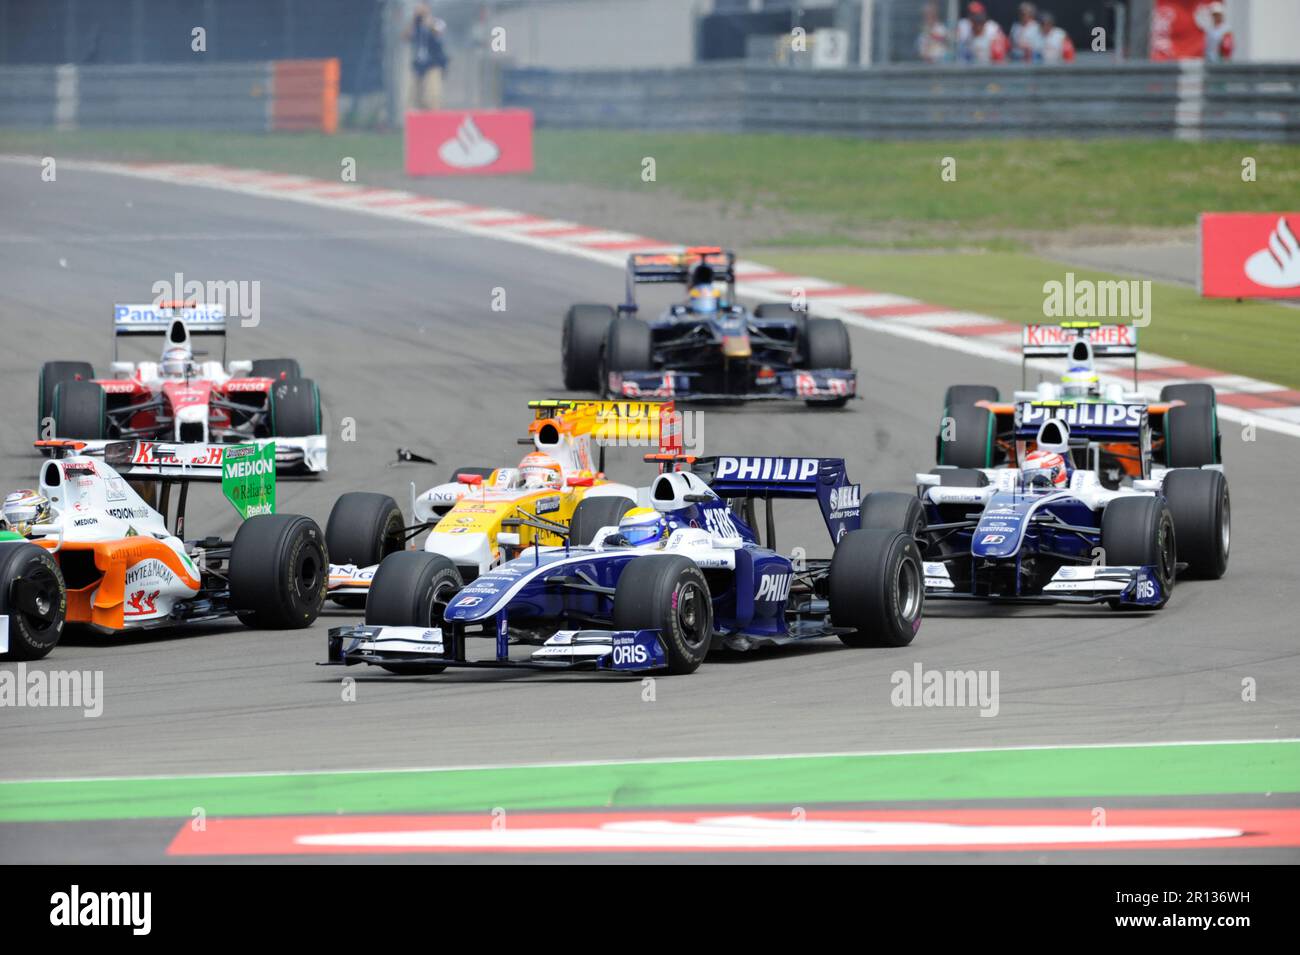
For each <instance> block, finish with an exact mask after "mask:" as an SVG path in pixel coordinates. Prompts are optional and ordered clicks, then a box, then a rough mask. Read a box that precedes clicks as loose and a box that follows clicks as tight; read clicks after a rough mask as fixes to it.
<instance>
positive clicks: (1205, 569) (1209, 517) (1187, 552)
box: [1164, 470, 1232, 580]
mask: <svg viewBox="0 0 1300 955" xmlns="http://www.w3.org/2000/svg"><path fill="white" fill-rule="evenodd" d="M1164 492H1165V499H1166V500H1167V501H1168V502H1169V511H1170V513H1171V514H1173V517H1174V531H1175V533H1176V534H1177V535H1178V559H1179V560H1180V561H1184V562H1185V563H1186V564H1187V568H1186V570H1184V571H1183V574H1184V576H1186V577H1189V578H1200V579H1202V580H1218V579H1219V578H1220V577H1222V576H1223V575H1224V574H1225V573H1226V572H1227V570H1228V550H1229V546H1230V544H1231V534H1232V511H1231V507H1230V504H1229V499H1228V479H1227V478H1225V477H1224V476H1223V472H1222V471H1199V470H1197V471H1191V470H1187V471H1182V470H1179V471H1170V472H1169V473H1168V474H1166V475H1165V482H1164Z"/></svg>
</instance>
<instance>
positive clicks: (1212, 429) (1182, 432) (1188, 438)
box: [1164, 402, 1220, 468]
mask: <svg viewBox="0 0 1300 955" xmlns="http://www.w3.org/2000/svg"><path fill="white" fill-rule="evenodd" d="M1164 457H1165V466H1166V467H1170V468H1199V467H1201V466H1202V465H1204V464H1218V463H1219V461H1220V457H1219V414H1218V407H1217V406H1216V405H1215V404H1214V403H1213V402H1211V403H1209V404H1190V403H1189V404H1186V405H1180V406H1179V407H1177V408H1170V409H1169V410H1168V411H1166V412H1165V449H1164Z"/></svg>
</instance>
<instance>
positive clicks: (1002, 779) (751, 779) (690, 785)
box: [0, 740, 1300, 822]
mask: <svg viewBox="0 0 1300 955" xmlns="http://www.w3.org/2000/svg"><path fill="white" fill-rule="evenodd" d="M1296 791H1300V743H1297V742H1295V741H1293V740H1288V741H1278V742H1275V743H1204V744H1195V745H1178V744H1174V745H1159V744H1157V745H1154V746H1140V747H1133V746H1099V747H1082V748H1069V747H1066V748H1061V749H1054V748H1051V747H1045V748H1042V749H1002V750H998V749H992V750H982V751H981V750H976V751H954V752H930V753H897V754H871V755H860V756H796V757H785V758H770V757H756V758H753V759H713V760H697V761H691V762H675V761H673V760H662V761H654V762H645V763H609V764H596V765H586V766H583V765H569V766H563V765H561V766H519V767H510V768H500V769H448V770H411V771H396V772H355V773H319V774H306V775H304V774H296V773H274V774H266V775H251V776H238V775H234V776H177V777H160V778H153V779H150V778H136V779H131V778H124V779H97V780H64V781H49V782H46V781H31V782H0V822H42V821H56V820H69V819H145V818H166V817H175V818H189V817H190V815H191V813H192V812H193V811H194V808H195V807H198V806H201V807H202V808H203V809H204V811H205V812H206V813H207V814H208V815H209V816H213V817H220V816H240V815H276V814H280V815H283V814H294V813H340V812H487V811H489V810H491V809H493V808H494V807H496V806H502V807H505V808H507V809H510V810H520V809H561V808H592V807H601V808H611V807H612V808H620V807H623V808H626V807H641V806H705V805H714V806H719V805H733V806H745V805H769V806H771V805H776V806H795V805H803V804H807V803H833V802H875V801H887V800H900V801H903V800H906V801H911V800H950V799H995V800H1006V799H1062V798H1077V797H1087V798H1101V797H1113V796H1166V797H1170V796H1185V795H1204V794H1214V793H1263V792H1274V793H1279V792H1296Z"/></svg>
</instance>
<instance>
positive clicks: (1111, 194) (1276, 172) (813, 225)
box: [0, 130, 1300, 248]
mask: <svg viewBox="0 0 1300 955" xmlns="http://www.w3.org/2000/svg"><path fill="white" fill-rule="evenodd" d="M536 146H537V150H536V151H537V156H536V160H537V170H536V173H535V174H534V178H535V179H539V180H542V181H549V182H565V183H587V184H591V185H595V186H603V187H607V188H612V189H625V190H636V191H640V192H646V191H651V190H652V191H663V192H666V193H670V194H672V195H674V196H678V197H683V198H687V199H699V200H707V201H717V202H721V203H723V204H724V205H725V206H726V207H727V208H728V209H729V210H730V211H737V212H745V213H761V212H762V211H763V210H777V211H782V212H787V213H796V214H800V215H803V216H807V217H809V222H808V227H807V228H806V229H803V230H801V231H799V232H796V233H792V234H791V235H790V236H779V237H778V238H780V239H782V240H785V239H789V240H791V244H796V243H797V244H808V245H810V246H813V245H819V246H825V245H836V244H844V243H845V240H846V239H851V240H852V242H853V244H856V245H863V244H867V245H872V244H878V245H882V246H888V247H895V246H906V245H909V244H910V245H916V246H919V247H940V248H941V247H951V246H952V245H953V244H955V243H958V242H963V241H964V242H965V243H966V244H968V245H970V244H974V245H978V246H980V247H1001V248H1006V247H1007V245H1008V243H1009V242H1014V243H1019V244H1020V245H1021V246H1022V247H1023V245H1024V242H1025V241H1027V239H1026V236H1025V235H1024V234H1023V233H1025V232H1028V233H1030V234H1039V233H1041V234H1048V233H1052V232H1055V231H1057V230H1060V229H1063V228H1078V227H1106V228H1112V227H1130V228H1165V227H1181V228H1190V227H1191V226H1192V225H1193V224H1194V223H1195V221H1196V215H1197V213H1199V212H1202V211H1205V210H1210V209H1213V210H1218V211H1248V210H1257V211H1267V210H1274V209H1281V208H1290V207H1291V206H1292V205H1294V200H1295V196H1296V195H1297V194H1298V193H1300V148H1297V147H1295V146H1284V145H1269V144H1259V143H1230V142H1222V143H1178V142H1166V141H1150V142H1147V141H1131V140H1122V141H1119V140H1084V141H1074V140H1014V139H981V140H967V141H959V142H873V141H867V140H860V139H837V138H821V137H801V136H780V135H733V134H708V133H637V132H623V131H617V132H607V131H600V132H598V131H578V130H566V131H557V130H539V131H538V133H537V143H536ZM0 151H4V152H26V153H39V154H42V155H52V156H55V157H58V156H61V155H62V156H95V157H98V158H104V159H156V160H160V161H178V162H179V161H201V162H214V163H225V164H230V165H237V166H251V167H256V168H263V169H275V170H288V171H294V172H300V173H303V174H305V175H318V176H328V177H331V178H332V177H334V176H337V175H338V172H339V166H340V162H341V161H342V158H343V157H344V156H351V157H353V158H354V159H356V160H357V165H358V172H359V174H360V176H361V177H362V179H363V180H364V178H365V176H366V175H367V174H369V173H373V172H381V173H386V174H395V173H398V172H399V171H400V169H401V152H402V142H401V137H400V135H398V134H380V133H346V132H345V133H340V134H338V135H336V136H325V135H322V134H306V133H304V134H273V135H267V134H249V133H245V134H239V133H213V132H198V131H184V130H180V131H169V130H134V131H132V130H128V131H119V130H78V131H74V132H55V131H44V130H23V131H20V130H0ZM948 156H950V157H953V158H954V159H955V160H956V162H957V167H956V169H957V179H956V181H955V182H943V181H941V179H940V162H941V160H942V159H943V157H948ZM1245 156H1251V157H1253V158H1254V159H1255V160H1256V162H1257V169H1258V181H1256V182H1253V183H1243V182H1242V181H1241V160H1242V158H1243V157H1245ZM646 157H652V158H653V159H654V160H655V166H656V180H655V181H654V182H650V183H647V182H643V181H642V178H641V174H642V162H643V160H644V159H645V158H646ZM873 229H876V230H879V231H880V232H882V233H884V235H883V236H882V237H881V238H880V239H878V240H877V239H873V238H872V236H870V235H866V236H864V234H863V233H864V230H865V231H867V232H870V231H872V230H873ZM786 231H790V230H786ZM774 244H775V243H774Z"/></svg>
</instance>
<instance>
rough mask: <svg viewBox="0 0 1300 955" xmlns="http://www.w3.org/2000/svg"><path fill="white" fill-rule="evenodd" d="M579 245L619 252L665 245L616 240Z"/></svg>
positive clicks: (653, 242)
mask: <svg viewBox="0 0 1300 955" xmlns="http://www.w3.org/2000/svg"><path fill="white" fill-rule="evenodd" d="M578 244H579V245H581V246H582V247H583V248H584V249H602V250H605V251H609V252H617V251H619V250H620V249H629V250H630V249H656V248H659V247H660V246H662V245H663V244H664V243H662V242H656V241H655V240H654V239H616V240H614V241H611V242H580V243H578Z"/></svg>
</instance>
